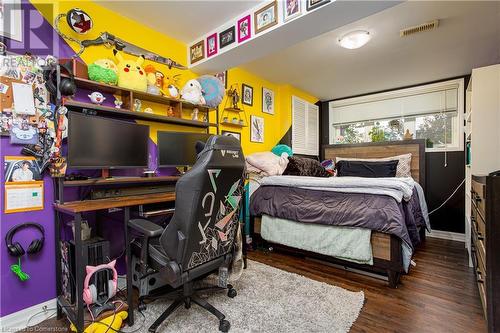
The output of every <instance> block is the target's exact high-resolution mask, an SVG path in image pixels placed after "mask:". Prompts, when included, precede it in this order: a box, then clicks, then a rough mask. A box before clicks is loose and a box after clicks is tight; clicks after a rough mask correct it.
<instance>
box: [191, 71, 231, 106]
mask: <svg viewBox="0 0 500 333" xmlns="http://www.w3.org/2000/svg"><path fill="white" fill-rule="evenodd" d="M196 80H197V81H198V82H199V83H200V84H201V89H202V91H203V97H204V98H205V104H206V105H207V106H208V107H211V108H216V107H218V106H219V104H220V103H221V102H222V99H223V98H224V94H225V90H224V85H223V84H222V81H221V80H219V79H218V78H216V77H215V76H213V75H202V76H200V77H199V78H197V79H196Z"/></svg>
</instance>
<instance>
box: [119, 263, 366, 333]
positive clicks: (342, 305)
mask: <svg viewBox="0 0 500 333" xmlns="http://www.w3.org/2000/svg"><path fill="white" fill-rule="evenodd" d="M233 285H234V288H235V289H236V290H237V291H238V295H237V296H236V297H235V298H233V299H231V298H229V297H227V295H226V293H224V292H220V293H214V294H211V295H207V297H206V299H207V301H208V302H209V303H211V304H212V305H213V306H215V307H216V308H217V309H219V310H220V311H221V312H222V313H224V314H225V315H226V319H227V320H228V321H229V322H230V323H231V329H230V332H259V333H260V332H269V333H271V332H273V333H274V332H348V331H349V329H350V328H351V326H352V324H353V323H354V321H355V320H356V318H358V315H359V313H360V311H361V308H362V307H363V303H364V294H363V292H350V291H348V290H345V289H342V288H339V287H335V286H332V285H329V284H326V283H322V282H318V281H314V280H311V279H308V278H306V277H303V276H300V275H297V274H293V273H289V272H285V271H282V270H280V269H276V268H274V267H271V266H267V265H264V264H261V263H258V262H255V261H249V262H248V268H247V269H246V270H244V271H243V275H242V276H241V278H240V279H239V280H238V281H237V282H236V283H234V284H233ZM203 298H205V296H203ZM169 304H170V301H159V300H158V301H156V302H154V303H151V304H149V305H148V307H147V309H146V311H144V312H143V313H144V315H145V319H144V317H143V316H141V315H140V314H138V313H136V317H135V318H136V319H135V320H136V324H135V325H134V326H133V327H124V328H123V331H126V332H130V331H133V330H134V329H138V328H139V327H141V329H140V330H139V331H136V332H141V333H142V332H147V330H148V327H149V326H150V325H151V324H152V323H153V322H154V321H155V320H156V318H158V317H159V316H160V314H161V313H162V312H163V311H164V310H165V309H166V308H167V306H168V305H169ZM218 328H219V322H218V320H217V318H216V317H215V316H213V315H212V314H210V313H209V312H207V311H205V310H204V309H201V308H200V307H199V306H197V305H196V304H193V305H192V306H191V309H189V310H186V309H185V308H184V307H183V306H181V307H179V308H178V309H177V310H176V311H175V312H174V314H173V315H172V316H171V317H169V318H168V319H167V320H166V321H165V322H164V323H163V324H162V325H161V326H160V327H159V328H158V330H157V332H188V333H193V332H218Z"/></svg>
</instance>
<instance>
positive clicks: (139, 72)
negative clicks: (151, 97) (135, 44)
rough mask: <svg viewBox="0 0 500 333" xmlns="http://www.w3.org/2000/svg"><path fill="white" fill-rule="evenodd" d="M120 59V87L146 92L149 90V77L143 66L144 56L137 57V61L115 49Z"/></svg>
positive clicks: (118, 65) (116, 55)
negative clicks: (125, 56)
mask: <svg viewBox="0 0 500 333" xmlns="http://www.w3.org/2000/svg"><path fill="white" fill-rule="evenodd" d="M113 53H114V55H115V57H116V59H118V64H117V65H116V66H117V68H118V87H122V88H127V89H132V90H137V91H142V92H146V91H147V90H148V79H147V78H146V72H145V71H144V68H142V64H143V63H144V60H145V59H144V56H140V57H137V59H136V60H135V61H133V60H127V59H125V58H124V57H123V56H122V54H121V52H120V51H118V50H116V49H115V50H113Z"/></svg>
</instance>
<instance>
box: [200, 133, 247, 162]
mask: <svg viewBox="0 0 500 333" xmlns="http://www.w3.org/2000/svg"><path fill="white" fill-rule="evenodd" d="M212 150H226V151H228V152H229V153H231V154H235V153H236V154H240V153H241V143H240V141H238V139H236V138H234V137H232V136H226V135H212V136H211V137H209V138H208V140H207V142H206V144H205V147H204V148H203V150H202V151H201V152H200V154H199V155H198V158H199V157H201V156H202V155H204V154H206V153H207V152H209V151H212Z"/></svg>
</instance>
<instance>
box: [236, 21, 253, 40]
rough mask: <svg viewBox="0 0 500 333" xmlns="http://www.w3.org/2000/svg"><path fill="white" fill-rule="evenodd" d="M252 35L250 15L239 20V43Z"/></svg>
mask: <svg viewBox="0 0 500 333" xmlns="http://www.w3.org/2000/svg"><path fill="white" fill-rule="evenodd" d="M251 36H252V26H251V25H250V15H247V16H245V17H242V18H241V19H239V20H238V43H241V42H244V41H246V40H247V39H249V38H250V37H251Z"/></svg>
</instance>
